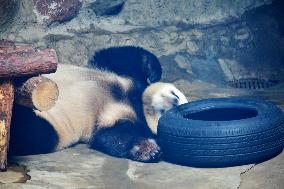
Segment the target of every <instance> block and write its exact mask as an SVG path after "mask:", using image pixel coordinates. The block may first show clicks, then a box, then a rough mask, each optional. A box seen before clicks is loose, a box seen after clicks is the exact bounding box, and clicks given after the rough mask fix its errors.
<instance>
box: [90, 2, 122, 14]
mask: <svg viewBox="0 0 284 189" xmlns="http://www.w3.org/2000/svg"><path fill="white" fill-rule="evenodd" d="M125 1H126V0H96V1H95V2H93V3H91V4H90V5H89V7H90V8H91V9H93V10H94V12H95V13H96V15H98V16H113V15H117V14H119V13H120V12H121V10H122V9H123V6H124V3H125Z"/></svg>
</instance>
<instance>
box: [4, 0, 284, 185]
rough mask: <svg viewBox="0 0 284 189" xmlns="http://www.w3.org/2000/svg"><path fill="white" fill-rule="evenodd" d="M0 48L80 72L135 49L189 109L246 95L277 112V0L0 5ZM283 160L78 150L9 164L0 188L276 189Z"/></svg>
mask: <svg viewBox="0 0 284 189" xmlns="http://www.w3.org/2000/svg"><path fill="white" fill-rule="evenodd" d="M0 39H6V40H11V41H14V42H16V43H17V44H29V45H33V46H35V47H36V48H38V49H45V48H54V49H55V50H56V51H57V54H58V58H59V63H62V64H75V65H80V66H87V63H88V61H89V59H90V58H91V56H92V55H93V54H94V52H95V51H96V50H98V49H102V48H106V47H110V46H122V45H135V46H142V47H144V48H146V49H148V50H150V51H152V52H153V53H154V54H156V55H157V56H158V57H159V59H160V61H161V64H162V67H163V70H164V73H163V78H162V79H163V80H164V81H169V82H174V83H175V84H176V85H177V86H178V87H179V88H180V89H181V90H182V91H183V92H184V93H185V94H186V96H187V97H188V98H189V99H190V100H194V99H200V98H209V97H225V96H250V97H256V98H262V99H266V100H269V101H273V102H275V103H276V104H277V105H279V106H280V107H281V108H282V110H284V82H283V81H284V6H283V0H274V1H273V0H81V1H79V0H0ZM243 83H246V84H247V85H249V86H251V85H254V86H256V87H255V88H256V89H249V88H247V87H245V86H243ZM247 85H246V86H247ZM232 86H235V87H237V88H232ZM268 86H271V87H269V88H268ZM283 160H284V153H282V154H280V155H279V156H277V157H276V158H273V159H272V160H270V161H266V162H264V163H261V164H257V165H244V166H239V167H232V168H223V169H197V168H192V167H186V166H177V165H173V164H170V163H166V162H160V163H157V164H143V163H138V162H133V161H129V160H126V159H123V160H122V159H117V158H113V157H110V156H107V155H104V154H102V153H99V152H96V151H93V150H90V149H88V148H87V147H86V146H85V145H77V146H75V147H73V148H68V149H67V150H63V151H60V152H56V153H51V154H44V155H36V156H23V157H14V158H11V159H9V161H10V163H11V162H15V163H16V164H15V165H11V164H10V167H9V169H8V171H7V172H5V173H1V175H0V189H1V188H3V189H10V188H11V189H15V188H17V189H18V188H19V189H20V188H21V189H22V188H23V189H26V188H29V189H30V188H35V189H38V188H40V189H49V188H52V189H54V188H94V187H95V188H99V189H100V188H104V189H107V188H118V189H120V188H122V189H125V188H134V189H136V188H137V189H140V188H156V189H159V188H162V189H167V188H169V189H172V188H189V187H190V188H193V189H220V188H222V189H236V188H239V189H245V188H249V189H259V188H270V189H282V188H283V186H284V178H283V172H284V164H283ZM69 162H71V163H69ZM19 165H21V166H23V167H19ZM13 167H15V168H13ZM21 182H26V183H25V184H22V183H21ZM3 183H6V184H3Z"/></svg>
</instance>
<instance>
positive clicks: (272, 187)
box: [240, 153, 284, 189]
mask: <svg viewBox="0 0 284 189" xmlns="http://www.w3.org/2000/svg"><path fill="white" fill-rule="evenodd" d="M283 173H284V153H282V154H281V155H279V156H277V157H275V158H274V159H272V160H271V161H267V162H264V163H261V164H258V165H257V166H254V167H253V169H252V170H251V171H247V172H245V173H243V174H242V175H241V179H242V181H241V184H240V189H259V188H269V189H281V188H283V187H284V176H283Z"/></svg>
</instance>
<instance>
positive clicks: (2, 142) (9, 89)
mask: <svg viewBox="0 0 284 189" xmlns="http://www.w3.org/2000/svg"><path fill="white" fill-rule="evenodd" d="M13 101H14V88H13V84H12V81H11V80H10V79H5V80H1V81H0V171H6V170H7V152H8V144H9V137H10V124H11V116H12V106H13Z"/></svg>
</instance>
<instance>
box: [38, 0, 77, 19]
mask: <svg viewBox="0 0 284 189" xmlns="http://www.w3.org/2000/svg"><path fill="white" fill-rule="evenodd" d="M33 2H34V12H35V14H36V15H37V19H38V22H39V23H46V24H51V23H53V22H60V23H61V22H65V21H68V20H71V19H72V18H74V17H75V16H76V15H77V13H78V11H79V9H80V8H81V6H82V3H81V1H79V0H33Z"/></svg>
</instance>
